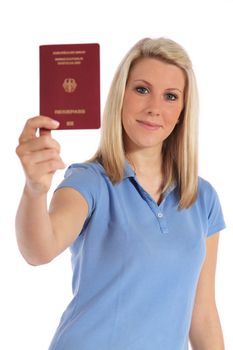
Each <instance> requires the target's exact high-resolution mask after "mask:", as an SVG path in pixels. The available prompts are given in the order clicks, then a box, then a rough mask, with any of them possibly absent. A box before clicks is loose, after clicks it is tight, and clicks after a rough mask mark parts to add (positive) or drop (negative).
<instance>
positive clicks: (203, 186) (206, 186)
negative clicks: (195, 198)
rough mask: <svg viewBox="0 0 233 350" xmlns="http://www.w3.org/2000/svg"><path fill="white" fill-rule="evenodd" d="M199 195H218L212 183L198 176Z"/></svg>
mask: <svg viewBox="0 0 233 350" xmlns="http://www.w3.org/2000/svg"><path fill="white" fill-rule="evenodd" d="M198 193H199V195H211V194H212V193H216V189H215V188H214V186H213V185H212V183H211V182H210V181H208V180H206V179H205V178H203V177H201V176H198Z"/></svg>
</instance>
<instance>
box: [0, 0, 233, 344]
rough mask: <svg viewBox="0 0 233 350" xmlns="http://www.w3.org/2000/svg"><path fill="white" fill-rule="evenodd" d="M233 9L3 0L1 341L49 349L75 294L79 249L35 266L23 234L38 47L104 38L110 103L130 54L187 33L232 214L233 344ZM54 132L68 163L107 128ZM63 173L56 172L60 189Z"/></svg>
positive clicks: (221, 288) (215, 171)
mask: <svg viewBox="0 0 233 350" xmlns="http://www.w3.org/2000/svg"><path fill="white" fill-rule="evenodd" d="M232 18H233V2H232V1H230V0H228V1H227V0H221V1H214V0H212V1H208V0H206V1H201V2H196V1H187V0H186V1H185V0H184V1H181V0H180V1H179V0H176V1H170V0H166V1H162V0H161V1H156V0H154V1H152V0H150V1H146V0H144V1H142V0H141V1H138V0H133V1H130V0H129V1H127V0H124V1H123V0H118V1H108V2H103V1H90V0H83V1H78V0H76V1H69V0H66V1H60V0H56V1H54V0H52V1H49V0H47V1H46V2H44V1H26V0H21V1H10V0H9V1H8V2H6V4H5V5H1V8H0V26H1V28H0V33H1V41H0V77H1V81H0V91H1V94H0V110H1V127H0V142H1V146H0V152H1V157H0V161H1V173H0V176H1V182H0V183H1V197H0V198H1V216H0V218H1V231H0V269H1V270H0V279H1V280H0V283H1V284H0V286H1V287H0V323H1V324H0V330H1V337H0V348H1V349H4V350H12V349H23V350H32V349H33V350H46V349H47V348H48V345H49V343H50V340H51V338H52V336H53V333H54V331H55V328H56V326H57V324H58V321H59V318H60V316H61V313H62V311H63V310H64V308H65V306H66V305H67V303H68V302H69V300H70V298H71V268H70V256H69V252H68V251H66V252H64V253H63V254H62V255H61V256H59V257H58V258H56V259H55V260H54V261H53V262H52V263H50V264H49V265H46V266H41V267H31V266H29V265H27V264H26V262H25V261H24V260H23V259H22V257H21V255H20V254H19V252H18V249H17V245H16V241H15V231H14V218H15V212H16V208H17V205H18V202H19V199H20V195H21V191H22V188H23V184H24V175H23V171H22V169H21V166H20V163H19V161H18V159H17V157H16V155H15V147H16V145H17V139H18V136H19V134H20V132H21V129H22V127H23V125H24V123H25V120H26V119H27V118H29V117H31V116H35V115H37V114H38V109H39V107H38V106H39V98H38V96H39V58H38V46H39V45H42V44H68V43H87V42H99V43H100V45H101V94H102V95H101V96H102V97H101V104H102V108H103V106H104V102H105V99H106V95H107V91H108V88H109V85H110V82H111V79H112V76H113V74H114V72H115V69H116V67H117V65H118V63H119V61H120V60H121V58H122V56H123V55H124V54H125V53H126V51H128V49H129V48H130V47H131V46H132V45H133V44H134V43H135V42H136V41H138V40H139V39H141V38H143V37H148V36H150V37H158V36H166V37H170V38H171V39H174V40H176V41H178V42H179V43H180V44H182V45H183V46H184V47H185V48H186V50H187V51H188V52H189V54H190V56H191V58H192V60H193V65H194V69H195V72H196V76H197V80H198V86H199V93H200V108H201V113H200V142H199V143H200V175H201V176H203V177H205V178H206V179H208V180H209V181H210V182H211V183H212V184H213V185H214V187H215V188H216V189H217V192H218V194H219V196H220V199H221V203H222V207H223V210H224V214H225V219H226V222H227V229H226V230H224V231H223V232H222V234H221V237H220V246H219V255H218V268H217V276H216V297H217V304H218V310H219V314H220V318H221V322H222V327H223V331H224V336H225V345H226V350H231V349H233V332H232V324H233V320H232V314H233V301H232V296H233V284H232V265H233V258H232V247H233V238H232V229H233V218H232V213H231V211H232V205H231V197H232V187H231V185H232V179H233V170H232V150H233V136H232V128H233V122H232V120H233V111H232V109H233V108H232V106H233V83H232V81H233V68H232V63H233V53H232V45H233V41H232V32H233V24H232V21H233V20H232ZM53 136H54V137H55V138H56V139H57V140H58V141H59V142H60V144H61V147H62V156H63V159H64V161H65V163H66V164H67V165H68V164H70V163H72V162H79V161H84V160H86V159H87V158H89V157H90V156H91V155H92V154H93V153H94V151H95V150H96V147H97V145H98V140H99V130H90V131H56V132H54V133H53ZM63 173H64V172H63V171H60V172H58V173H57V174H56V175H55V178H54V182H53V186H52V189H51V192H50V196H51V193H52V191H53V189H54V187H55V186H56V185H57V184H58V183H59V182H60V181H61V179H62V178H63ZM97 348H98V345H97ZM67 350H68V349H67ZM119 350H123V349H119ZM132 350H133V349H132ZM171 350H172V349H171Z"/></svg>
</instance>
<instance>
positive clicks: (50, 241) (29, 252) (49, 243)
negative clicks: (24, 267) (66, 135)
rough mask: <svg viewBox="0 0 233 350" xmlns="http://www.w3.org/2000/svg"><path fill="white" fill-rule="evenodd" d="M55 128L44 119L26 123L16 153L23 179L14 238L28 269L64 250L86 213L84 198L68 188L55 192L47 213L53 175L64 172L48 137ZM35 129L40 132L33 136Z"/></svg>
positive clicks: (49, 120)
mask: <svg viewBox="0 0 233 350" xmlns="http://www.w3.org/2000/svg"><path fill="white" fill-rule="evenodd" d="M57 127H58V125H57V124H56V123H55V122H54V121H53V120H52V119H51V118H48V117H43V116H39V117H35V118H32V119H29V120H28V121H27V123H26V125H25V127H24V129H23V132H22V134H21V136H20V138H19V145H18V147H17V149H16V153H17V155H18V156H19V158H20V160H21V163H22V166H23V169H24V172H25V177H26V182H25V187H24V190H23V194H22V198H21V201H20V204H19V207H18V211H17V214H16V237H17V242H18V246H19V250H20V252H21V254H22V255H23V257H24V258H25V260H26V261H27V262H28V263H29V264H31V265H40V264H45V263H48V262H49V261H51V260H52V259H53V258H54V257H56V256H57V255H58V254H60V253H61V252H62V251H63V250H64V249H66V248H67V247H68V246H69V245H70V244H71V243H72V242H73V241H74V240H75V238H76V237H77V235H78V234H79V233H80V231H81V229H82V227H83V224H84V222H85V219H86V217H87V213H88V205H87V202H86V200H85V199H84V197H83V196H82V195H81V194H80V193H79V192H77V191H75V190H73V189H71V188H63V189H59V190H58V191H56V192H55V194H54V195H53V198H52V201H51V204H50V209H49V210H48V206H47V193H48V191H49V189H50V186H51V182H52V177H53V174H54V173H55V172H56V170H58V169H64V168H65V165H64V163H63V161H62V159H61V158H60V146H59V144H58V143H57V141H55V140H54V139H52V137H51V130H53V129H56V128H57ZM38 129H42V131H41V132H40V135H39V136H36V132H37V130H38Z"/></svg>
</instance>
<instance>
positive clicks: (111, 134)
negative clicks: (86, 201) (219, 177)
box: [91, 38, 198, 208]
mask: <svg viewBox="0 0 233 350" xmlns="http://www.w3.org/2000/svg"><path fill="white" fill-rule="evenodd" d="M144 57H152V58H156V59H159V60H161V61H163V62H167V63H170V64H174V65H176V66H178V67H180V68H181V69H182V70H183V72H184V73H185V77H186V86H185V92H184V108H183V111H182V112H181V115H180V118H179V123H178V124H177V125H176V127H175V129H174V130H173V132H172V133H171V134H170V135H169V137H168V138H167V139H166V140H165V141H164V143H163V148H162V155H163V188H162V193H164V192H165V191H166V190H167V189H168V188H169V186H170V185H171V184H173V183H176V184H177V187H178V191H179V196H180V198H179V199H180V200H179V207H180V208H188V207H190V206H191V205H192V204H193V203H194V201H195V200H196V197H197V190H198V150H197V143H198V142H197V114H198V94H197V87H196V79H195V75H194V72H193V69H192V63H191V61H190V59H189V57H188V55H187V53H186V51H185V50H184V49H183V48H182V47H181V46H180V45H179V44H177V43H176V42H174V41H173V40H170V39H167V38H158V39H151V38H145V39H142V40H140V41H139V42H137V43H136V44H135V45H134V46H133V47H132V49H131V50H130V51H129V52H128V53H127V55H126V56H125V58H124V59H123V60H122V62H121V63H120V65H119V67H118V69H117V71H116V74H115V76H114V78H113V81H112V85H111V87H110V90H109V94H108V97H107V101H106V105H105V109H104V114H103V122H102V130H101V131H102V133H101V140H100V145H99V148H98V150H97V152H96V154H95V156H94V157H93V158H92V159H91V160H92V161H99V162H100V163H101V164H102V165H103V167H104V169H105V171H106V173H107V175H108V176H109V178H110V179H111V181H112V182H113V183H117V182H119V181H121V180H122V178H123V175H124V165H125V152H124V143H123V130H122V121H121V112H122V104H123V98H124V93H125V87H126V83H127V79H128V76H129V73H130V70H131V68H132V66H133V65H134V63H135V62H136V61H137V60H139V59H140V58H144Z"/></svg>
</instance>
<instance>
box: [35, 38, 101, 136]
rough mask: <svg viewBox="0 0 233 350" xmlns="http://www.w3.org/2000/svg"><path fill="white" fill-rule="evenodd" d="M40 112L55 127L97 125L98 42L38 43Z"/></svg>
mask: <svg viewBox="0 0 233 350" xmlns="http://www.w3.org/2000/svg"><path fill="white" fill-rule="evenodd" d="M39 49H40V115H45V116H48V117H51V118H53V119H55V120H58V121H59V122H60V125H59V128H58V129H98V128H99V127H100V55H99V51H100V50H99V44H65V45H41V46H40V48H39Z"/></svg>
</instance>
